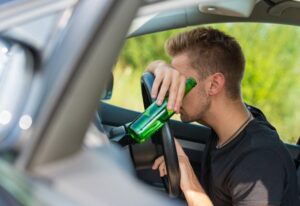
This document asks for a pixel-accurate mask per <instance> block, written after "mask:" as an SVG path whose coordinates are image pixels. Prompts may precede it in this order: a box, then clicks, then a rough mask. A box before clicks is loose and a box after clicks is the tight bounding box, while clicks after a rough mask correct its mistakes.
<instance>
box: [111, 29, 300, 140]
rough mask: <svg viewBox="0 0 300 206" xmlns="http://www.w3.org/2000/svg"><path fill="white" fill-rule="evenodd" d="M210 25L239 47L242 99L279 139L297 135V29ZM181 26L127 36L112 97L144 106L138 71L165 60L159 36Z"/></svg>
mask: <svg viewBox="0 0 300 206" xmlns="http://www.w3.org/2000/svg"><path fill="white" fill-rule="evenodd" d="M210 26H212V27H214V28H218V29H220V30H222V31H224V32H225V33H228V34H230V35H232V36H234V37H235V38H236V39H237V40H238V41H239V42H240V44H241V46H242V48H243V51H244V53H245V57H246V72H245V77H244V80H243V82H242V88H243V98H244V100H245V102H247V103H249V104H251V105H255V106H257V107H259V108H260V109H262V110H263V112H264V113H265V114H266V116H267V118H268V119H269V120H270V122H271V123H272V124H273V125H274V126H275V127H276V128H277V130H278V131H279V133H280V135H281V137H282V139H283V140H284V141H286V142H295V141H296V140H297V139H298V137H299V136H300V128H299V127H298V126H297V125H298V124H299V122H300V113H299V112H298V111H297V106H298V105H299V104H300V81H299V77H298V76H299V73H300V61H299V56H300V48H299V47H298V46H297V44H296V42H300V30H299V29H298V28H296V27H292V26H282V25H271V24H254V23H253V24H249V23H247V24H241V23H239V24H215V25H210ZM180 31H182V30H173V31H166V32H160V33H156V34H151V35H145V36H141V37H136V38H133V39H129V40H128V41H127V42H126V44H125V46H124V49H123V51H122V53H121V55H120V58H119V62H118V64H117V67H116V69H115V79H117V81H118V82H117V83H116V84H115V85H116V87H115V89H114V96H113V100H112V103H114V104H117V105H122V106H123V107H127V108H131V109H135V110H142V109H143V107H142V99H141V94H140V85H139V84H140V83H139V81H140V80H139V78H140V75H141V74H142V72H143V71H144V69H145V67H146V66H147V64H148V63H149V62H151V61H153V60H156V59H163V60H166V61H169V57H168V56H167V55H166V54H165V51H164V42H165V40H166V39H168V38H169V37H170V36H172V35H174V34H176V33H178V32H180ZM128 91H130V92H129V93H130V94H129V95H130V97H129V98H124V95H123V94H124V92H125V93H127V92H128ZM131 95H132V97H131ZM127 96H128V95H127ZM130 100H131V101H130ZM137 102H138V104H137Z"/></svg>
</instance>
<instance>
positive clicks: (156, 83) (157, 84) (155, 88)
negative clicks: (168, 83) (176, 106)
mask: <svg viewBox="0 0 300 206" xmlns="http://www.w3.org/2000/svg"><path fill="white" fill-rule="evenodd" d="M163 78H164V77H163V75H159V74H158V75H157V76H155V79H154V82H153V85H152V91H151V96H152V98H156V97H157V93H158V89H159V87H160V85H161V83H162V81H163Z"/></svg>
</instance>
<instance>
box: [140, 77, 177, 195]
mask: <svg viewBox="0 0 300 206" xmlns="http://www.w3.org/2000/svg"><path fill="white" fill-rule="evenodd" d="M153 81H154V75H153V74H152V73H150V72H146V73H144V74H143V75H142V77H141V87H142V95H143V102H144V107H145V108H147V107H148V106H149V105H150V104H151V103H152V102H153V101H154V99H152V98H151V89H152V85H153ZM155 138H161V141H160V142H159V144H161V146H162V152H163V155H164V159H165V163H166V169H167V173H168V174H167V184H165V185H167V188H166V189H167V191H168V193H169V196H171V197H178V196H179V195H180V192H181V190H180V170H179V163H178V157H177V152H176V147H175V142H174V138H173V131H172V129H171V128H170V125H169V123H168V122H167V123H166V124H165V125H164V127H163V128H162V129H161V130H160V131H159V132H158V134H157V135H156V136H155V135H154V137H153V139H152V142H154V143H155V142H157V141H155ZM156 157H157V155H156ZM152 163H153V162H152Z"/></svg>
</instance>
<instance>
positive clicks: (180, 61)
mask: <svg viewBox="0 0 300 206" xmlns="http://www.w3.org/2000/svg"><path fill="white" fill-rule="evenodd" d="M166 50H167V52H168V54H169V55H170V56H171V57H172V62H171V64H170V65H168V64H167V63H165V62H163V61H155V62H152V63H151V64H150V65H149V66H148V68H147V70H148V71H150V72H152V73H153V74H154V75H155V81H154V84H153V88H152V96H153V97H154V98H157V104H158V105H160V104H161V103H162V101H163V99H164V97H165V95H166V93H167V92H168V109H173V110H174V111H175V112H176V113H180V115H181V120H182V121H184V122H191V121H196V122H198V123H201V124H204V125H207V126H208V127H210V128H212V135H211V137H210V140H209V142H208V144H207V147H206V151H205V154H204V159H203V162H202V171H197V172H201V177H202V179H201V183H200V182H199V181H198V179H197V177H196V175H195V173H194V171H193V169H192V167H191V164H190V162H189V159H188V157H187V156H186V154H185V153H184V151H183V149H182V147H181V146H180V144H179V143H178V142H177V141H176V149H177V153H178V159H179V165H180V171H181V181H180V187H181V190H182V191H183V193H184V195H185V197H186V200H187V202H188V204H189V205H201V206H206V205H215V206H223V205H224V206H227V205H240V206H242V205H243V206H248V205H251V206H254V205H260V206H261V205H282V206H299V205H300V202H299V199H298V191H297V177H296V172H295V166H294V163H293V161H292V159H291V157H290V155H289V153H288V151H287V150H286V149H285V147H284V145H283V143H282V142H281V141H280V139H279V136H278V134H277V132H276V130H275V129H274V128H273V127H272V126H271V125H270V124H269V123H268V122H267V121H266V120H265V119H264V116H263V115H262V114H260V113H259V112H257V111H258V110H253V111H256V112H254V113H253V114H252V113H251V112H250V111H249V110H248V109H247V106H246V105H245V104H244V103H243V100H242V96H241V80H242V78H243V74H244V67H245V59H244V55H243V52H242V50H241V48H240V46H239V44H238V43H237V41H236V40H235V39H234V38H233V37H230V36H228V35H226V34H224V33H223V32H221V31H218V30H216V29H212V28H196V29H194V30H191V31H188V32H184V33H181V34H179V35H177V36H175V37H173V38H171V39H169V40H168V41H167V43H166ZM189 76H192V77H194V78H195V79H196V81H197V86H196V87H195V88H194V89H192V90H191V92H190V93H189V94H188V95H187V96H186V97H185V98H184V99H183V95H184V88H185V80H186V77H189ZM153 169H158V170H159V172H160V175H161V176H163V175H166V168H165V162H164V159H163V157H159V158H158V159H156V161H155V162H154V164H153Z"/></svg>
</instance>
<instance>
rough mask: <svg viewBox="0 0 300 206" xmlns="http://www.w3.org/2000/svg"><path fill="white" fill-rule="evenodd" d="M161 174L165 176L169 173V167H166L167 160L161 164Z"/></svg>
mask: <svg viewBox="0 0 300 206" xmlns="http://www.w3.org/2000/svg"><path fill="white" fill-rule="evenodd" d="M158 169H159V176H161V177H163V176H165V175H166V174H167V169H166V164H165V161H163V162H162V163H161V164H160V165H159V168H158Z"/></svg>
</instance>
